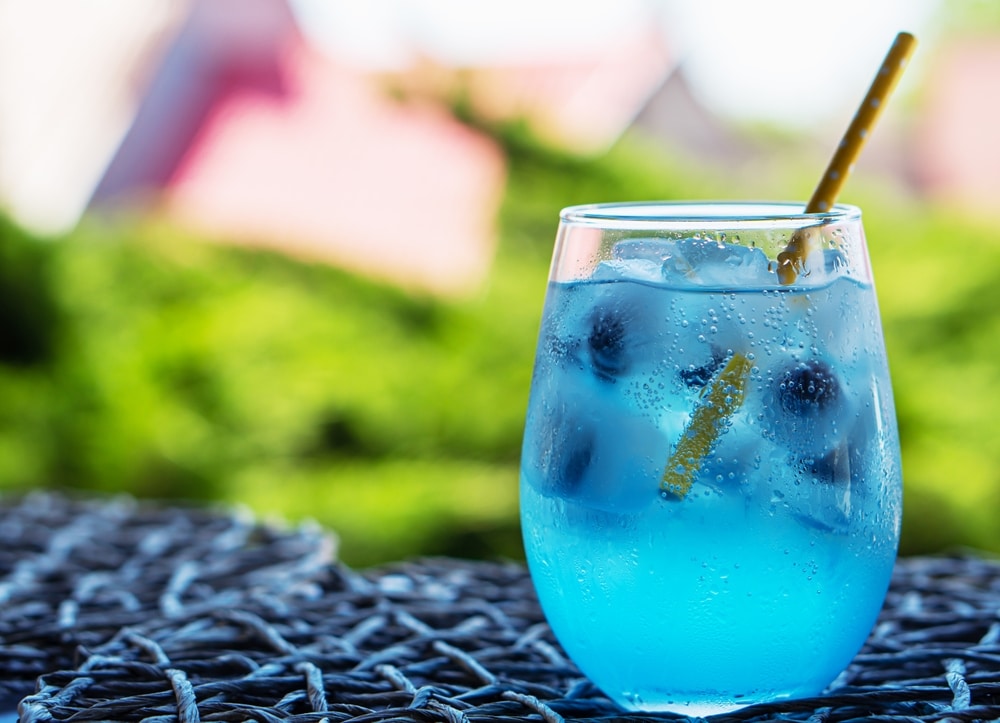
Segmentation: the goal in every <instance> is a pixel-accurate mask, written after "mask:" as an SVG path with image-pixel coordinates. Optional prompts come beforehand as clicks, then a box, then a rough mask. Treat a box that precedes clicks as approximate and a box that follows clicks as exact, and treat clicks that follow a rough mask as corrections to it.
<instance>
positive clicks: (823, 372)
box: [778, 359, 840, 417]
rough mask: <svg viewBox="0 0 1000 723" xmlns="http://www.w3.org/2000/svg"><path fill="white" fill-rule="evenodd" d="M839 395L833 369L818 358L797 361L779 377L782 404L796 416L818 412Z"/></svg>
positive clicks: (811, 414)
mask: <svg viewBox="0 0 1000 723" xmlns="http://www.w3.org/2000/svg"><path fill="white" fill-rule="evenodd" d="M839 397H840V384H839V383H838V382H837V378H836V377H835V376H834V374H833V371H832V370H831V369H830V367H829V366H827V365H826V364H825V363H824V362H821V361H819V360H818V359H810V360H809V361H805V362H799V363H798V364H796V365H795V366H794V367H792V368H790V369H787V370H786V371H785V373H784V374H783V375H781V376H780V377H779V378H778V399H779V401H780V403H781V408H782V409H784V410H785V411H786V412H788V413H789V414H794V415H796V416H799V417H804V416H813V415H817V414H819V413H820V412H822V411H823V410H825V409H827V408H829V407H831V406H832V405H833V404H835V403H836V402H837V400H838V399H839Z"/></svg>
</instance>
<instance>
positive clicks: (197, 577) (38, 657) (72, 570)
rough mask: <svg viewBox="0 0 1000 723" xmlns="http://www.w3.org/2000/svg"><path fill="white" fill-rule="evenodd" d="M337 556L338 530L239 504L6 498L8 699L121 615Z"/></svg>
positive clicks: (178, 603)
mask: <svg viewBox="0 0 1000 723" xmlns="http://www.w3.org/2000/svg"><path fill="white" fill-rule="evenodd" d="M333 557H334V544H333V538H332V537H331V536H330V535H328V534H325V533H323V532H322V531H321V530H320V529H318V528H317V527H315V526H301V527H298V528H296V529H283V528H281V527H278V526H274V525H272V526H268V525H262V524H260V523H258V522H255V521H254V520H253V519H252V518H251V517H250V515H248V514H241V513H239V512H237V511H234V510H225V511H212V510H205V509H183V508H179V507H178V508H161V507H152V506H143V505H140V504H138V503H137V502H136V501H135V500H133V499H131V498H126V497H118V498H112V499H106V500H101V501H97V500H89V501H87V500H74V499H70V498H67V497H64V496H59V495H54V494H40V493H39V494H32V495H29V496H27V497H24V498H18V499H9V500H3V499H2V498H0V706H6V707H12V706H13V703H14V702H16V701H17V700H18V699H19V698H21V697H22V696H24V695H27V694H28V693H31V692H33V691H34V690H35V678H36V677H37V676H38V675H40V674H41V673H44V672H47V671H51V670H56V669H59V668H71V667H74V666H75V665H77V664H78V663H79V662H80V659H79V655H78V651H79V649H86V648H87V647H91V646H94V645H98V644H100V643H104V642H107V641H108V640H109V639H110V638H111V637H112V636H113V635H114V634H115V633H116V632H117V631H118V630H119V629H120V628H122V627H123V626H128V625H135V624H141V623H144V622H146V621H148V620H150V619H153V618H163V619H165V620H173V619H175V618H179V617H184V616H190V615H197V614H204V613H205V612H207V611H211V610H218V609H220V608H224V607H226V606H227V605H231V604H234V603H235V602H237V601H242V600H244V599H245V598H246V597H247V595H249V594H276V593H285V592H287V591H288V590H289V589H293V588H294V587H295V586H296V585H300V584H304V583H307V582H308V581H309V580H311V579H312V578H314V577H316V576H317V575H318V574H319V573H320V571H325V570H326V568H327V566H328V565H329V564H330V562H331V561H332V560H333Z"/></svg>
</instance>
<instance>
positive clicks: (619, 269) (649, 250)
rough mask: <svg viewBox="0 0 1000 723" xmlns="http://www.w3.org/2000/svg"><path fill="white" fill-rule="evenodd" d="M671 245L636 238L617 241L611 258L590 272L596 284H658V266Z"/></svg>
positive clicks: (670, 242) (651, 239)
mask: <svg viewBox="0 0 1000 723" xmlns="http://www.w3.org/2000/svg"><path fill="white" fill-rule="evenodd" d="M673 249H674V242H673V241H671V240H669V239H662V238H640V239H627V240H625V241H619V242H618V243H616V244H615V245H614V247H613V248H612V249H611V258H610V259H607V260H605V261H602V262H601V263H600V264H598V266H597V268H596V269H595V270H594V274H593V278H594V279H595V280H599V281H613V280H628V279H631V280H635V281H647V282H652V283H659V282H662V280H663V277H662V275H661V272H660V267H661V266H663V260H664V259H665V258H667V257H668V256H670V255H671V253H674V251H673Z"/></svg>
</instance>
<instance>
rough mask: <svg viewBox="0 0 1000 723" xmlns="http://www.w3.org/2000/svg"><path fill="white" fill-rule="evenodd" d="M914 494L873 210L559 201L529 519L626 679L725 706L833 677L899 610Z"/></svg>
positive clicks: (592, 649) (542, 565)
mask: <svg viewBox="0 0 1000 723" xmlns="http://www.w3.org/2000/svg"><path fill="white" fill-rule="evenodd" d="M790 242H791V243H792V246H795V245H796V244H797V245H798V248H799V249H800V251H801V253H800V254H799V256H798V257H796V259H797V260H796V261H795V263H794V265H793V266H792V267H790V268H792V270H793V271H794V273H792V274H791V275H790V276H791V277H794V280H792V279H791V278H790V276H789V275H788V274H779V273H778V266H779V261H778V256H779V254H781V253H782V252H783V251H784V250H786V248H790V246H789V244H790ZM789 281H791V283H789ZM783 282H784V283H783ZM901 496H902V481H901V472H900V455H899V441H898V434H897V430H896V421H895V412H894V408H893V400H892V390H891V386H890V381H889V371H888V367H887V363H886V354H885V346H884V342H883V337H882V327H881V321H880V318H879V311H878V305H877V302H876V296H875V289H874V286H873V280H872V273H871V267H870V263H869V258H868V251H867V248H866V245H865V238H864V231H863V228H862V223H861V212H860V210H859V209H857V208H855V207H852V206H847V205H836V206H834V207H833V208H832V209H831V210H830V211H829V212H825V213H810V214H806V213H803V206H802V205H801V204H794V203H735V202H718V203H674V202H653V203H620V204H599V205H591V206H576V207H571V208H567V209H565V210H563V212H562V214H561V217H560V224H559V230H558V235H557V238H556V243H555V249H554V254H553V259H552V265H551V271H550V275H549V285H548V290H547V294H546V298H545V305H544V309H543V314H542V321H541V329H540V333H539V338H538V347H537V355H536V359H535V366H534V373H533V377H532V382H531V391H530V401H529V406H528V411H527V419H526V423H525V434H524V444H523V450H522V464H521V484H520V504H521V522H522V530H523V539H524V546H525V553H526V557H527V561H528V565H529V568H530V571H531V576H532V579H533V581H534V584H535V587H536V589H537V592H538V596H539V599H540V601H541V605H542V608H543V610H544V613H545V615H546V618H547V619H548V621H549V623H550V625H551V628H552V630H553V632H554V634H555V636H556V638H557V639H558V640H559V642H560V644H561V645H562V646H563V648H564V649H565V650H566V652H567V653H568V654H569V656H570V657H571V658H572V660H573V661H574V662H575V663H576V664H577V666H578V667H579V668H580V669H581V671H582V672H583V673H584V674H586V675H587V676H588V677H589V678H590V679H591V680H592V681H593V682H594V683H595V684H596V685H597V686H598V687H600V688H601V689H602V690H603V691H604V692H605V693H606V694H607V695H608V696H609V697H610V698H612V699H613V700H615V701H616V702H617V703H619V704H620V705H621V706H623V707H625V708H627V709H633V710H650V711H654V710H665V711H675V712H680V713H686V714H689V715H709V714H712V713H718V712H723V711H728V710H734V709H736V708H741V707H743V706H746V705H749V704H752V703H756V702H764V701H774V700H780V699H786V698H797V697H804V696H810V695H814V694H817V693H820V692H821V691H822V690H823V689H824V688H825V687H826V686H827V685H829V684H830V683H831V681H833V680H834V679H835V678H836V676H837V675H838V674H839V673H840V672H841V671H842V670H843V669H844V668H845V667H846V666H847V665H848V664H849V662H850V661H851V659H852V658H853V656H854V655H855V654H856V653H857V651H858V650H859V649H860V647H861V645H862V644H863V642H864V640H865V638H866V636H867V635H868V633H869V631H870V630H871V628H872V626H873V624H874V621H875V619H876V617H877V615H878V612H879V610H880V608H881V605H882V603H883V600H884V598H885V594H886V590H887V588H888V584H889V578H890V575H891V572H892V568H893V564H894V561H895V558H896V552H897V546H898V542H899V531H900V517H901Z"/></svg>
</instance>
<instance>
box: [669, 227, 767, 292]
mask: <svg viewBox="0 0 1000 723" xmlns="http://www.w3.org/2000/svg"><path fill="white" fill-rule="evenodd" d="M661 274H662V278H663V279H664V280H666V281H667V282H669V283H670V284H672V285H681V286H700V287H712V288H735V287H749V288H754V287H760V286H772V285H774V284H776V283H777V276H776V275H775V274H774V273H773V272H772V271H771V270H770V268H769V264H768V259H767V255H766V254H765V253H764V252H763V251H762V250H761V249H758V248H750V247H747V246H741V245H739V244H733V243H727V242H719V241H717V240H715V239H712V238H701V237H696V238H686V239H682V240H679V241H677V242H676V243H675V244H674V247H673V250H672V252H671V253H670V254H669V255H668V256H667V257H666V258H665V259H664V261H663V264H662V266H661Z"/></svg>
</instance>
